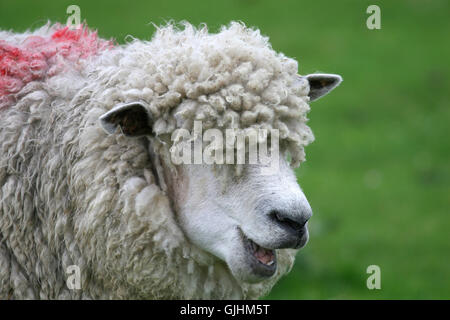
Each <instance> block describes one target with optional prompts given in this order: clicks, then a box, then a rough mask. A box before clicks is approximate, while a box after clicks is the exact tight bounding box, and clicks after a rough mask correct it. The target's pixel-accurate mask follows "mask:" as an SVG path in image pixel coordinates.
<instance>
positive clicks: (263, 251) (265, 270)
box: [242, 233, 277, 278]
mask: <svg viewBox="0 0 450 320" xmlns="http://www.w3.org/2000/svg"><path fill="white" fill-rule="evenodd" d="M242 236H243V242H244V248H245V250H246V252H247V257H248V262H249V265H250V267H251V269H252V271H253V273H255V274H256V275H258V276H260V277H263V278H266V277H271V276H273V274H274V273H275V271H276V270H277V256H276V252H275V250H272V249H267V248H263V247H262V246H260V245H258V244H257V243H256V242H254V241H253V240H251V239H250V238H248V237H246V236H245V235H244V234H243V233H242Z"/></svg>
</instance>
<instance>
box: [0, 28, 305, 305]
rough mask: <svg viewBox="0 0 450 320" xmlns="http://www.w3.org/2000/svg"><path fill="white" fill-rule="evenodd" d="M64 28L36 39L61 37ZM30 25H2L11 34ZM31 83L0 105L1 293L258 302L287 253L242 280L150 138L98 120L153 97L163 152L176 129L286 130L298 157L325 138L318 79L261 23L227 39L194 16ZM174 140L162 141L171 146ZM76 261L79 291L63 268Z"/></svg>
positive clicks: (289, 258)
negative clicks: (313, 102)
mask: <svg viewBox="0 0 450 320" xmlns="http://www.w3.org/2000/svg"><path fill="white" fill-rule="evenodd" d="M54 31H55V27H46V28H42V29H40V30H39V31H38V32H36V34H39V35H40V36H44V37H45V36H49V35H50V34H52V33H53V32H54ZM30 35H31V34H26V35H14V34H12V33H0V36H2V37H3V38H4V39H5V41H7V42H8V41H9V42H12V41H11V40H12V39H13V38H14V39H25V38H26V37H28V36H30ZM65 66H66V67H67V66H68V68H66V69H65V71H64V72H61V73H58V74H55V75H53V76H50V77H44V78H40V79H36V80H33V81H30V82H28V83H26V84H25V85H24V86H23V87H21V88H20V90H19V91H17V92H14V93H12V94H13V98H14V100H8V101H14V103H13V104H12V105H10V106H8V107H6V108H3V109H2V110H0V154H1V158H0V188H1V189H0V199H1V203H0V297H2V298H3V297H15V298H153V299H154V298H184V299H191V298H217V299H221V298H257V297H260V296H262V295H264V294H265V293H267V292H268V291H269V290H270V289H271V287H272V286H273V285H274V284H275V283H276V281H277V280H278V279H279V278H280V277H281V276H282V275H283V274H285V273H286V272H288V271H289V270H290V268H291V267H292V264H293V261H294V255H295V250H288V249H286V250H279V254H278V266H279V267H278V270H277V273H276V275H275V276H274V277H272V278H270V279H269V280H266V281H263V282H261V283H257V284H247V283H239V282H237V280H235V278H234V277H233V276H232V275H231V273H230V272H229V270H228V268H227V267H226V265H225V264H224V263H223V262H221V261H219V260H218V259H217V258H215V257H213V256H212V255H210V254H208V253H206V252H205V251H203V250H201V249H199V248H197V247H195V246H194V245H192V244H191V243H190V242H189V241H188V240H187V239H186V238H185V236H184V234H183V232H182V231H181V229H180V227H179V226H178V224H177V222H176V214H175V213H174V212H173V210H172V208H171V202H170V197H168V196H167V195H166V194H165V192H164V190H162V188H161V187H160V185H159V184H158V183H156V182H155V181H157V180H158V179H159V177H155V176H154V175H153V173H152V171H151V170H149V168H150V167H151V166H152V162H151V156H150V155H149V152H148V144H147V143H146V141H145V139H130V138H127V137H125V136H124V135H121V134H114V135H106V133H105V132H104V131H103V130H102V129H101V128H100V126H99V123H98V118H99V117H100V116H101V115H102V114H104V113H105V112H107V111H108V110H110V109H111V108H113V107H114V106H115V105H116V104H118V103H122V102H132V101H136V100H139V101H143V102H145V103H146V104H147V105H148V110H149V112H150V114H151V116H152V118H153V122H154V125H153V132H154V135H155V138H154V139H153V142H154V143H155V144H154V146H155V152H156V153H157V154H158V155H159V156H160V157H161V158H162V159H169V152H170V151H169V149H170V147H171V146H172V145H171V143H170V136H171V134H172V133H173V132H174V130H175V129H177V128H185V129H188V130H191V129H192V127H193V122H194V120H201V121H202V122H203V127H204V128H205V129H207V128H212V127H214V128H219V129H222V130H225V129H227V128H235V129H245V128H264V129H272V128H273V129H278V130H279V131H280V138H281V142H282V144H283V146H284V148H285V149H286V150H287V151H288V152H289V153H290V154H291V156H292V162H293V165H296V164H298V163H299V162H300V161H302V160H304V150H303V148H304V146H306V145H307V144H308V143H310V142H311V141H312V140H313V135H312V133H311V130H310V129H309V127H308V126H307V125H306V121H307V118H306V113H307V112H308V111H309V106H308V103H307V102H308V96H307V94H308V92H309V85H308V83H307V81H305V80H303V79H302V78H300V77H299V76H298V74H297V71H298V70H297V68H298V66H297V62H296V61H295V60H293V59H290V58H287V57H285V56H284V55H282V54H280V53H276V52H275V51H274V50H273V49H272V48H271V47H270V44H269V42H268V39H267V38H266V37H263V36H261V35H260V33H259V31H258V30H254V29H250V28H246V27H245V26H244V25H242V24H240V23H231V24H230V25H229V26H228V27H223V28H222V29H221V31H220V32H219V33H217V34H210V33H208V31H207V29H206V27H203V28H201V29H196V28H194V27H192V26H191V25H189V24H185V25H184V29H183V30H178V29H177V28H176V27H174V26H172V25H168V26H165V27H162V28H159V29H158V30H157V32H156V33H155V35H154V36H153V38H152V40H151V41H148V42H147V41H140V40H133V41H131V42H130V43H128V44H126V45H123V46H116V47H114V48H111V47H108V48H106V47H105V48H103V49H102V50H100V51H98V52H95V54H92V55H89V56H86V57H82V56H79V57H78V59H77V60H76V61H71V63H66V64H65ZM162 142H164V143H162ZM70 265H77V266H79V267H80V270H81V272H82V278H81V280H82V288H81V290H69V289H68V288H67V286H66V283H65V281H66V277H67V275H66V274H65V270H66V269H67V267H68V266H70Z"/></svg>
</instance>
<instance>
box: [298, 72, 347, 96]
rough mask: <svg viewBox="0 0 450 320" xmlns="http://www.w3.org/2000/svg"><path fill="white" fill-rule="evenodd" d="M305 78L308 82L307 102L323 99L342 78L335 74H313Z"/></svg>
mask: <svg viewBox="0 0 450 320" xmlns="http://www.w3.org/2000/svg"><path fill="white" fill-rule="evenodd" d="M305 78H306V80H308V82H309V94H308V95H309V101H314V100H317V99H319V98H321V97H323V96H324V95H326V94H327V93H328V92H330V91H331V90H333V89H334V88H336V87H337V86H338V85H339V84H340V83H341V82H342V77H341V76H340V75H337V74H327V73H315V74H309V75H307V76H305Z"/></svg>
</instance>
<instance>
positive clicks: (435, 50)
mask: <svg viewBox="0 0 450 320" xmlns="http://www.w3.org/2000/svg"><path fill="white" fill-rule="evenodd" d="M69 4H77V5H79V6H80V8H81V17H82V20H86V21H87V22H88V24H89V26H90V27H92V28H96V29H98V31H99V34H100V35H101V36H103V37H108V38H109V37H113V38H115V39H116V40H117V41H118V42H119V43H122V42H124V38H125V36H126V35H128V34H131V35H133V36H136V37H138V38H141V39H150V37H151V34H152V33H153V31H154V28H153V26H152V25H151V24H150V22H154V23H156V24H161V23H164V22H165V21H168V20H171V19H173V20H175V21H180V20H188V21H190V22H191V23H193V24H195V25H198V24H200V23H202V22H205V23H207V24H208V25H209V27H210V29H211V30H212V31H216V30H217V29H218V28H219V26H220V25H223V24H227V23H229V21H231V20H241V21H243V22H245V23H246V24H247V25H249V26H257V27H258V28H260V29H261V31H262V33H263V34H265V35H267V36H269V37H270V39H271V42H272V45H273V47H274V48H275V50H277V51H281V52H284V53H285V54H286V55H288V56H291V57H295V58H296V59H298V60H299V73H300V74H306V73H312V72H316V71H320V72H329V73H339V74H341V75H342V76H343V78H344V82H343V84H342V85H341V86H340V87H339V88H338V89H337V90H335V91H334V92H333V93H332V94H330V95H329V96H327V97H326V98H324V99H322V100H319V101H317V102H314V103H313V104H312V110H311V113H310V114H309V116H310V119H311V120H310V123H309V124H310V126H311V127H312V129H313V131H314V133H315V136H316V141H315V142H314V143H313V144H312V145H311V146H309V147H308V148H307V150H306V151H307V162H305V163H304V164H303V165H302V166H301V168H300V169H298V171H297V176H298V179H299V182H300V184H301V186H302V188H303V190H304V192H305V193H306V195H307V197H308V199H309V201H310V203H311V206H312V207H313V210H314V216H313V218H312V220H311V222H310V234H311V238H310V242H309V244H308V245H307V247H306V248H305V249H303V250H301V251H300V253H299V254H298V258H297V261H296V264H295V266H294V268H293V270H292V272H291V273H290V274H289V275H288V276H286V277H284V278H283V279H282V280H281V281H280V282H279V283H278V284H277V285H276V287H275V288H274V289H273V291H272V292H271V293H270V295H269V296H267V298H270V299H359V298H362V299H429V298H437V299H449V298H450V241H449V240H450V215H449V214H450V212H449V204H450V203H449V196H450V188H449V186H450V183H449V178H450V171H449V155H450V144H449V129H448V126H449V120H450V110H449V95H448V90H449V59H450V46H449V31H450V22H449V13H450V2H449V1H448V0H428V1H423V0H410V1H400V0H398V1H374V0H371V1H365V0H354V1H350V0H345V1H323V0H315V1H299V0H279V1H262V0H229V1H213V0H210V1H198V0H190V1H187V0H184V1H162V0H158V1H112V0H100V1H90V0H89V1H76V0H72V1H65V0H60V1H50V0H45V1H44V0H41V1H22V0H14V1H7V0H0V27H1V29H14V30H16V31H24V30H26V29H29V28H36V27H38V26H41V25H42V24H43V23H45V22H46V21H47V20H48V19H50V20H51V21H60V22H65V21H66V19H67V14H66V8H67V6H68V5H69ZM370 4H377V5H379V6H380V8H381V23H382V29H381V30H368V29H367V27H366V19H367V17H368V14H366V8H367V7H368V5H370ZM372 264H375V265H379V266H380V268H381V290H368V289H367V287H366V279H367V277H368V274H366V268H367V266H369V265H372Z"/></svg>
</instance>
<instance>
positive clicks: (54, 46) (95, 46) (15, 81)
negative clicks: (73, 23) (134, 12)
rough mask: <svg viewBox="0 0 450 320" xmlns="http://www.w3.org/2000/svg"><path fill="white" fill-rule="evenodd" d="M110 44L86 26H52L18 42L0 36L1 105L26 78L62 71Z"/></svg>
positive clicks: (34, 79) (41, 78)
mask: <svg viewBox="0 0 450 320" xmlns="http://www.w3.org/2000/svg"><path fill="white" fill-rule="evenodd" d="M112 47H113V43H112V41H107V40H103V39H99V38H98V36H97V32H93V31H90V30H89V29H88V28H87V27H84V26H82V27H80V28H79V29H75V30H72V29H70V28H69V27H62V26H59V25H56V26H55V30H54V32H53V34H50V35H48V36H45V37H42V36H29V37H28V38H26V39H25V40H24V41H23V42H22V43H21V44H20V45H11V44H8V43H7V42H6V41H4V40H0V109H1V108H2V107H5V106H8V105H11V104H12V103H13V102H14V100H15V99H14V94H15V93H17V92H19V91H20V90H21V89H22V88H23V87H24V86H25V85H26V84H27V83H28V82H31V81H36V80H43V79H45V78H47V77H52V76H54V75H56V74H58V73H60V72H62V71H63V70H64V69H65V67H66V66H67V65H68V64H71V65H73V66H76V64H77V63H78V61H80V60H81V59H86V58H88V57H90V56H93V55H96V54H98V53H99V52H101V51H103V50H107V49H110V48H112Z"/></svg>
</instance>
